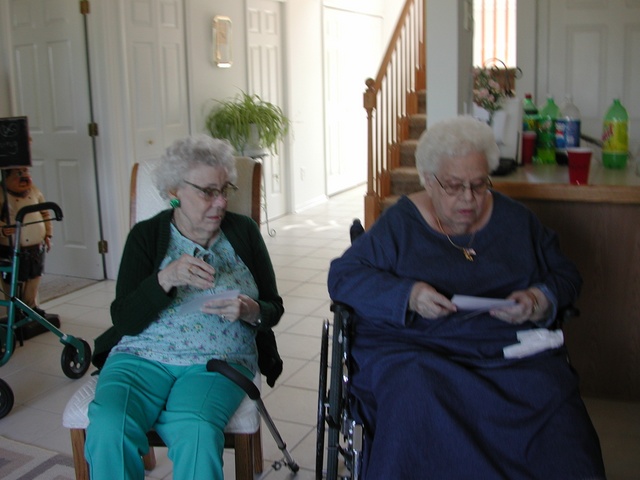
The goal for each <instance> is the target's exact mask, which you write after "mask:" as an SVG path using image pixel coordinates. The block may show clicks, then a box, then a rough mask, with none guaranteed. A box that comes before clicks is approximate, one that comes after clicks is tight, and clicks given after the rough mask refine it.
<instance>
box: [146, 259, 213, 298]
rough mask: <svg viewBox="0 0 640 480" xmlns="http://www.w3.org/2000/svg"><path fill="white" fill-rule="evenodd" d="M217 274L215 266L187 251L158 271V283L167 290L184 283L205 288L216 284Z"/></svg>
mask: <svg viewBox="0 0 640 480" xmlns="http://www.w3.org/2000/svg"><path fill="white" fill-rule="evenodd" d="M215 276H216V269H215V268H213V267H212V266H211V265H209V264H208V263H207V262H205V261H204V260H202V259H200V258H196V257H194V256H192V255H187V254H186V253H185V254H184V255H182V256H181V257H180V258H179V259H177V260H174V261H173V262H171V263H170V264H169V265H167V266H166V267H165V268H164V269H162V270H161V271H160V272H158V283H160V286H161V287H162V289H163V290H164V291H165V292H169V290H171V289H172V288H173V287H181V286H184V285H191V286H192V287H196V288H201V289H203V290H205V289H207V288H211V287H213V286H214V285H215Z"/></svg>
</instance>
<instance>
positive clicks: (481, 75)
mask: <svg viewBox="0 0 640 480" xmlns="http://www.w3.org/2000/svg"><path fill="white" fill-rule="evenodd" d="M492 73H493V69H492V68H486V67H474V69H473V103H475V104H476V105H477V106H478V107H481V108H483V109H484V110H486V111H487V112H488V115H489V118H488V123H491V119H492V117H493V115H494V113H495V112H496V111H497V110H500V109H501V108H502V101H503V99H504V98H505V96H506V93H505V91H504V89H503V88H502V86H501V85H500V84H499V83H498V82H497V81H496V80H495V79H494V78H493V75H492Z"/></svg>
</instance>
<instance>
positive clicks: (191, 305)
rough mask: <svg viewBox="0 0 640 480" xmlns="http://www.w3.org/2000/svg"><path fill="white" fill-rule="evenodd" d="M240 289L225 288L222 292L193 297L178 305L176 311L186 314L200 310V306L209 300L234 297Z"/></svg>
mask: <svg viewBox="0 0 640 480" xmlns="http://www.w3.org/2000/svg"><path fill="white" fill-rule="evenodd" d="M239 293H240V290H227V291H224V292H219V293H214V294H205V295H201V296H199V297H196V298H193V299H191V300H189V301H188V302H186V303H183V304H182V305H180V308H179V309H178V313H179V314H181V315H187V314H189V313H196V312H200V310H201V309H202V306H203V305H204V304H205V303H207V302H210V301H211V300H225V299H229V298H236V297H237V296H238V294H239Z"/></svg>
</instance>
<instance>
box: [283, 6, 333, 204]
mask: <svg viewBox="0 0 640 480" xmlns="http://www.w3.org/2000/svg"><path fill="white" fill-rule="evenodd" d="M285 18H286V27H285V28H286V31H285V38H286V44H287V47H286V48H287V50H286V56H287V58H286V64H287V65H288V67H287V78H286V80H285V95H286V98H287V107H288V110H287V112H288V114H289V116H290V118H291V121H292V135H291V143H290V147H289V159H290V160H291V166H290V169H289V172H290V194H291V198H290V204H291V206H292V210H294V211H297V210H301V209H304V208H306V207H308V206H311V205H314V204H316V203H318V202H321V201H323V200H325V199H326V196H325V170H324V158H325V155H324V153H325V152H324V107H323V105H324V98H323V85H322V78H323V73H322V58H323V55H322V0H296V1H290V2H287V3H286V10H285ZM301 171H303V172H304V174H303V175H302V174H301Z"/></svg>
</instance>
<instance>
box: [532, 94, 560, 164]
mask: <svg viewBox="0 0 640 480" xmlns="http://www.w3.org/2000/svg"><path fill="white" fill-rule="evenodd" d="M559 115H560V108H558V105H556V102H554V101H553V96H551V95H548V96H547V103H546V104H545V105H544V107H542V108H541V109H540V119H539V120H538V138H537V145H536V146H537V152H536V157H535V158H534V161H535V162H536V163H548V164H553V163H556V118H558V116H559Z"/></svg>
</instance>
